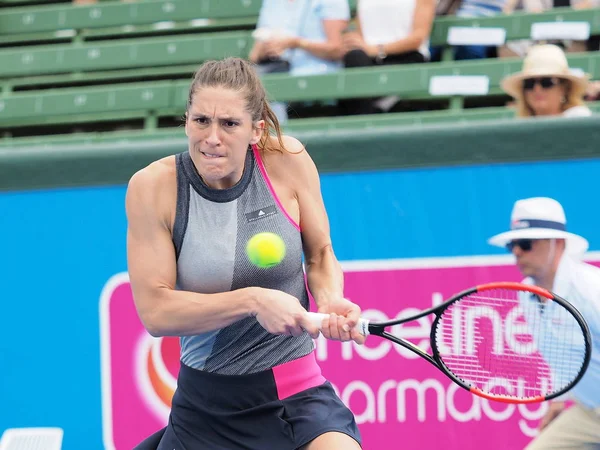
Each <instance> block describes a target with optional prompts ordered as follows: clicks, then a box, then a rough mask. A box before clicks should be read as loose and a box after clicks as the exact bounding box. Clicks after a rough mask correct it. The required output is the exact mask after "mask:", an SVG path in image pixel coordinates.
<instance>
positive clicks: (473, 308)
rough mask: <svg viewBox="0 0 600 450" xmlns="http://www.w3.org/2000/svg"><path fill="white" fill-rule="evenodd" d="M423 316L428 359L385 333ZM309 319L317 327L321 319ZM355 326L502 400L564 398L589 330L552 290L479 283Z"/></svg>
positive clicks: (581, 368)
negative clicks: (417, 309)
mask: <svg viewBox="0 0 600 450" xmlns="http://www.w3.org/2000/svg"><path fill="white" fill-rule="evenodd" d="M429 314H434V315H435V319H434V320H433V323H432V326H431V333H430V345H431V354H429V353H427V352H426V351H425V350H423V349H421V348H419V347H418V346H416V345H414V344H413V343H412V342H409V341H407V340H404V339H401V338H399V337H397V336H394V335H393V334H392V333H389V332H388V331H386V328H392V329H393V328H394V327H395V326H398V325H400V324H403V323H406V322H410V321H413V320H416V319H419V318H421V317H424V316H427V315H429ZM309 315H310V317H311V320H313V321H314V323H315V325H317V326H319V327H320V326H321V324H322V321H323V318H324V317H326V316H327V315H326V314H321V313H309ZM357 327H358V329H359V331H360V333H361V334H363V335H365V336H367V335H369V334H374V335H377V336H380V337H383V338H385V339H389V340H390V341H392V342H394V343H396V344H399V345H401V346H403V347H405V348H407V349H409V350H411V351H413V352H414V353H416V354H417V355H419V356H421V357H423V358H424V359H426V360H427V361H429V362H430V363H431V364H433V365H434V366H436V367H437V368H438V369H439V370H441V371H442V372H443V373H444V374H445V375H446V376H448V377H449V378H450V379H451V380H452V381H453V382H455V383H457V384H458V385H459V386H461V387H463V388H464V389H466V390H468V391H470V392H471V393H473V394H475V395H478V396H480V397H483V398H487V399H490V400H496V401H500V402H506V403H536V402H542V401H545V400H551V399H553V398H555V397H558V396H560V395H562V394H564V393H566V392H567V391H569V390H570V389H571V388H573V387H574V386H575V385H576V384H577V382H578V381H579V380H580V379H581V377H582V376H583V374H584V373H585V371H586V369H587V366H588V364H589V362H590V358H591V344H590V343H591V337H590V331H589V328H588V326H587V324H586V322H585V320H584V319H583V317H582V316H581V314H580V313H579V311H577V310H576V309H575V308H574V307H573V305H571V304H570V303H569V302H567V301H566V300H564V299H562V298H560V297H559V296H557V295H556V294H553V293H552V292H549V291H547V290H545V289H542V288H539V287H537V286H530V285H525V284H521V283H510V282H501V283H489V284H483V285H479V286H476V287H474V288H471V289H468V290H466V291H463V292H461V293H459V294H456V295H455V296H453V297H452V298H450V299H448V300H446V301H445V302H444V303H442V304H440V305H438V306H436V307H434V308H430V309H427V310H425V311H422V312H421V313H419V314H417V315H414V316H411V317H406V318H401V319H397V320H391V321H388V322H379V323H373V322H370V321H369V320H367V319H364V318H361V319H360V320H359V323H358V325H357ZM392 331H393V330H392Z"/></svg>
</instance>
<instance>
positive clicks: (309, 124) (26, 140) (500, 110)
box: [0, 101, 600, 148]
mask: <svg viewBox="0 0 600 450" xmlns="http://www.w3.org/2000/svg"><path fill="white" fill-rule="evenodd" d="M588 106H589V107H590V109H592V111H594V112H595V113H600V101H599V102H591V103H589V104H588ZM514 117H515V113H514V110H512V109H511V108H507V107H492V108H489V107H488V108H473V109H466V110H463V111H455V112H449V111H423V112H414V113H388V114H373V115H365V116H346V117H330V118H327V120H323V119H322V118H311V119H295V120H290V121H289V122H288V123H287V124H286V125H285V126H284V133H287V134H291V135H298V134H302V135H305V136H312V135H318V136H320V135H322V134H323V133H327V132H334V131H343V130H369V129H373V128H389V127H405V126H414V125H434V124H447V123H474V122H483V121H498V120H508V119H511V118H514ZM183 135H184V132H183V130H182V129H181V128H175V127H171V128H163V129H156V130H151V131H147V130H133V131H115V132H100V133H98V132H95V133H77V134H68V135H58V136H43V137H40V136H37V137H22V138H4V139H0V148H2V147H11V148H12V147H14V148H19V147H38V146H43V145H58V144H69V143H79V144H82V145H85V144H96V143H105V142H134V141H142V140H148V141H153V142H157V141H160V140H162V139H167V140H168V139H174V138H181V137H183Z"/></svg>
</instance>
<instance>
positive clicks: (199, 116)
mask: <svg viewBox="0 0 600 450" xmlns="http://www.w3.org/2000/svg"><path fill="white" fill-rule="evenodd" d="M192 117H193V118H194V119H210V120H212V119H214V117H212V116H209V115H207V114H192ZM216 119H217V120H222V121H227V122H241V121H242V119H239V118H237V117H231V116H222V117H217V118H216Z"/></svg>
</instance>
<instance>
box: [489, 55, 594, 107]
mask: <svg viewBox="0 0 600 450" xmlns="http://www.w3.org/2000/svg"><path fill="white" fill-rule="evenodd" d="M588 79H589V75H588V74H585V73H582V74H579V73H575V72H574V71H573V70H571V69H570V68H569V63H568V62H567V58H566V57H565V54H564V52H563V51H562V49H561V48H560V47H558V46H556V45H552V44H544V45H535V46H533V47H532V48H531V50H530V51H529V53H528V54H527V56H526V57H525V59H524V60H523V69H522V70H521V72H518V73H515V74H512V75H509V76H508V77H506V78H504V79H503V80H502V82H501V87H502V90H504V92H506V93H507V94H509V95H510V96H512V97H513V98H514V99H515V106H516V110H517V116H518V117H531V116H536V117H537V116H561V115H562V116H564V117H585V116H591V115H592V112H591V111H590V109H589V108H588V107H587V106H586V105H585V103H584V101H583V97H584V95H585V92H586V88H587V86H588Z"/></svg>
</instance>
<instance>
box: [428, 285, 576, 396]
mask: <svg viewBox="0 0 600 450" xmlns="http://www.w3.org/2000/svg"><path fill="white" fill-rule="evenodd" d="M435 340H436V345H437V349H438V353H439V355H440V359H441V360H442V362H443V363H444V365H445V366H446V368H447V369H448V370H449V371H450V372H452V373H453V374H454V375H455V376H456V377H457V378H460V379H461V380H462V381H463V382H465V383H466V384H467V385H470V386H472V387H475V388H478V389H480V390H482V391H483V392H485V393H487V394H492V395H494V394H495V395H500V396H504V397H507V396H508V397H514V398H521V399H527V398H536V397H539V396H547V395H550V394H552V393H556V392H559V391H562V390H564V389H566V388H567V387H568V386H570V384H571V383H572V382H573V381H574V380H575V379H576V378H577V376H578V375H579V373H580V371H581V370H582V367H583V365H584V360H585V356H586V351H587V348H586V342H585V339H584V335H583V331H582V329H581V327H580V325H579V323H578V322H577V320H576V319H575V317H574V316H573V315H572V314H571V313H570V312H569V311H568V310H567V309H565V308H564V307H563V306H562V305H561V304H559V303H557V302H554V301H551V300H547V299H540V298H539V297H537V296H534V295H532V294H531V293H530V292H527V291H516V290H511V289H492V290H487V291H484V292H479V293H478V292H475V293H473V294H470V295H468V296H466V297H464V298H462V299H461V300H459V301H457V302H455V303H453V304H452V305H451V306H450V307H449V308H448V309H446V310H445V311H444V312H443V314H442V315H441V316H440V318H439V319H438V322H437V326H436V330H435Z"/></svg>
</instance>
